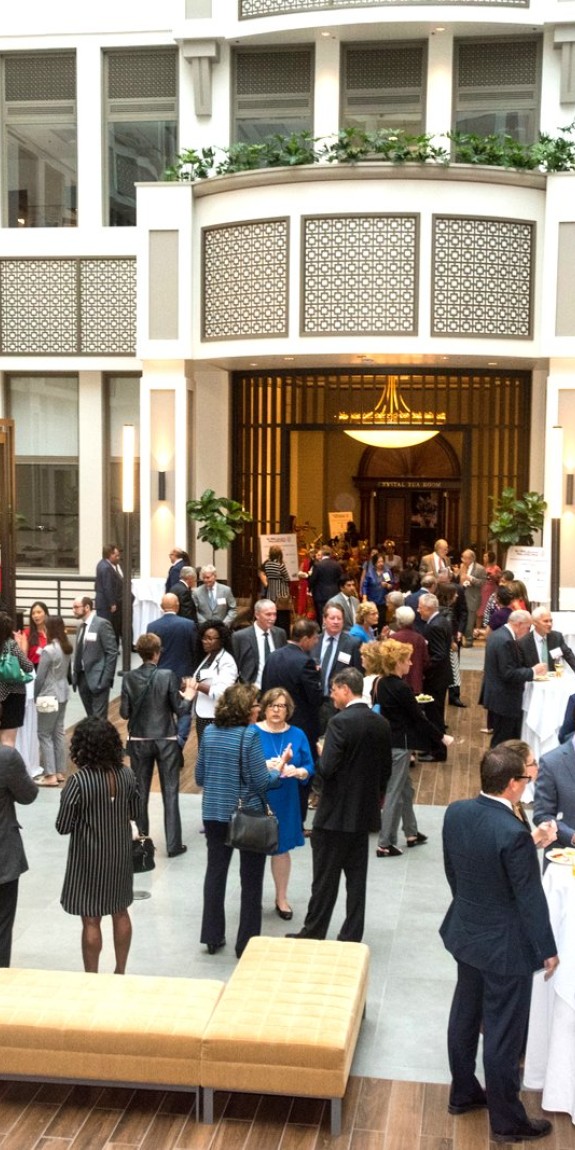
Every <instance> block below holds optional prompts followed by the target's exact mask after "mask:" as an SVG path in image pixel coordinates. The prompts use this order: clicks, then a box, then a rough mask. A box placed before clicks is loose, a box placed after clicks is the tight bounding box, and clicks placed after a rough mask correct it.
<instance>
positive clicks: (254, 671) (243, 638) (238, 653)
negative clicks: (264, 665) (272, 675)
mask: <svg viewBox="0 0 575 1150" xmlns="http://www.w3.org/2000/svg"><path fill="white" fill-rule="evenodd" d="M270 633H271V638H272V643H273V647H274V651H277V649H278V647H285V645H286V643H287V636H286V633H285V631H284V630H282V628H281V627H270ZM232 648H233V655H234V659H235V661H236V663H237V665H238V672H239V679H240V683H255V681H256V679H257V677H258V668H259V665H260V661H259V649H258V641H257V638H256V632H255V628H254V624H253V623H252V625H251V627H244V628H243V630H241V631H234V633H233V635H232ZM271 654H273V652H272V653H271ZM270 658H271V655H270Z"/></svg>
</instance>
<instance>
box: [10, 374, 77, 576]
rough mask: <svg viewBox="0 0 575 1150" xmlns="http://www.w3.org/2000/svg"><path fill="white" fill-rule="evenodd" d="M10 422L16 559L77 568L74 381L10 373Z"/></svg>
mask: <svg viewBox="0 0 575 1150" xmlns="http://www.w3.org/2000/svg"><path fill="white" fill-rule="evenodd" d="M6 398H7V409H8V415H9V418H10V419H13V420H14V421H15V424H16V513H17V523H16V562H17V564H18V566H19V567H35V568H36V567H50V568H54V567H58V568H68V569H73V570H77V569H78V380H77V377H76V376H70V375H12V376H9V377H8V379H7V384H6Z"/></svg>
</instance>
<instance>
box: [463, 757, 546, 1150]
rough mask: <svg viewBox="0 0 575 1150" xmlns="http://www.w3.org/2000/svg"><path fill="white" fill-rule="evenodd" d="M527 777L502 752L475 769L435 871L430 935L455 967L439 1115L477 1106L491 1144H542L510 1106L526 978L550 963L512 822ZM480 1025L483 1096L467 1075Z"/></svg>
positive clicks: (515, 1089) (525, 1009) (529, 844)
mask: <svg viewBox="0 0 575 1150" xmlns="http://www.w3.org/2000/svg"><path fill="white" fill-rule="evenodd" d="M527 777H528V776H526V775H525V773H524V767H523V763H522V760H521V757H520V756H519V755H518V754H517V753H516V752H515V751H514V750H512V749H511V748H509V747H497V748H496V749H495V750H489V751H487V753H486V754H485V755H484V756H483V759H482V761H481V787H482V791H481V794H480V795H479V796H478V797H477V798H476V799H464V800H461V801H459V802H455V803H451V805H450V806H449V807H448V808H447V812H446V815H445V821H444V826H443V849H444V863H445V873H446V876H447V881H448V883H449V885H450V887H451V893H452V895H453V902H452V903H451V906H450V908H449V910H448V912H447V914H446V916H445V919H444V921H443V923H442V926H441V929H440V934H441V937H442V939H443V942H444V944H445V947H446V948H447V950H448V951H449V952H450V954H452V955H453V957H454V958H455V959H456V961H457V986H456V989H455V994H454V997H453V1003H452V1006H451V1014H450V1018H449V1027H448V1050H449V1065H450V1069H451V1075H452V1083H451V1091H450V1096H449V1111H450V1113H452V1114H465V1113H467V1112H468V1111H470V1110H477V1109H479V1108H481V1107H484V1106H487V1108H488V1110H489V1119H490V1123H491V1129H492V1132H493V1133H492V1137H493V1138H494V1140H495V1141H496V1142H521V1141H532V1140H534V1139H537V1138H543V1137H544V1136H545V1135H546V1134H548V1133H549V1132H550V1130H551V1123H550V1122H548V1121H547V1120H546V1119H539V1120H531V1119H529V1118H528V1116H527V1114H526V1112H525V1108H524V1106H523V1104H522V1102H521V1100H520V1098H519V1087H520V1075H519V1060H520V1057H521V1054H522V1051H523V1045H524V1041H525V1034H526V1029H527V1022H528V1018H529V1006H530V1001H531V983H532V976H533V972H534V971H536V970H540V969H541V968H542V967H544V968H545V971H546V977H550V976H551V975H552V974H553V971H554V970H555V968H556V966H557V964H558V962H559V959H558V957H557V946H556V943H555V939H554V937H553V931H552V929H551V924H550V921H549V910H548V907H547V901H546V899H545V894H544V892H543V888H542V885H541V876H540V872H539V866H538V862H537V851H536V847H535V844H534V842H533V839H532V837H531V835H530V833H529V829H528V828H527V827H526V826H525V823H524V822H523V820H522V819H521V818H519V817H516V815H515V813H514V810H513V804H517V803H519V802H520V800H521V796H522V794H523V791H524V789H525V783H526V781H527ZM482 1025H483V1064H484V1069H485V1085H486V1089H485V1091H484V1090H483V1088H482V1087H481V1085H480V1083H479V1082H478V1080H477V1077H476V1075H475V1063H476V1057H477V1046H478V1042H479V1033H480V1029H481V1026H482Z"/></svg>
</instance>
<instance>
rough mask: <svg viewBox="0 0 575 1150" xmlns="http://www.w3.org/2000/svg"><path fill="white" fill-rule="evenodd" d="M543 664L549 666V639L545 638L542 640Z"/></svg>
mask: <svg viewBox="0 0 575 1150" xmlns="http://www.w3.org/2000/svg"><path fill="white" fill-rule="evenodd" d="M541 662H542V663H547V666H549V651H548V649H547V639H545V638H543V639H542V640H541Z"/></svg>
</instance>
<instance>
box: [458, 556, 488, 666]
mask: <svg viewBox="0 0 575 1150" xmlns="http://www.w3.org/2000/svg"><path fill="white" fill-rule="evenodd" d="M457 578H458V583H459V584H460V585H461V586H462V587H463V588H464V589H465V603H466V605H467V623H466V626H465V645H466V647H472V646H473V630H474V628H475V626H476V622H475V620H476V616H477V612H478V611H479V604H480V603H481V590H482V587H483V584H484V583H485V580H486V579H487V571H486V570H485V567H482V566H481V563H477V561H476V559H475V551H472V550H471V548H470V547H468V548H467V550H466V551H462V552H461V565H460V567H459V575H458V577H457Z"/></svg>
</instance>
